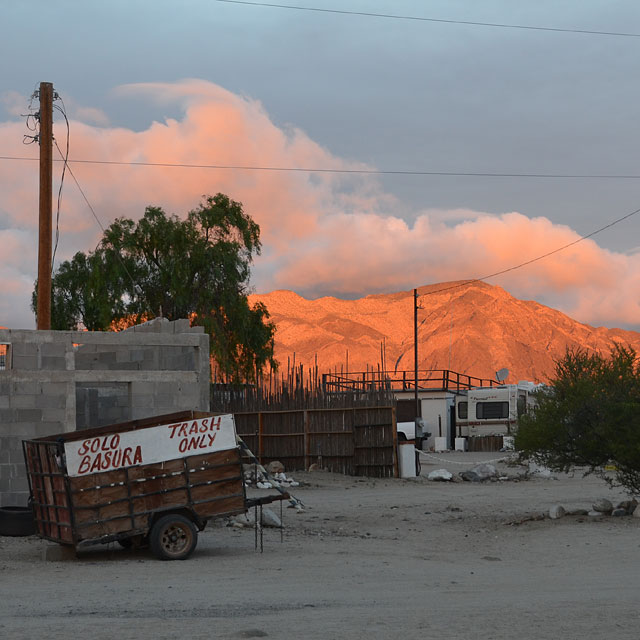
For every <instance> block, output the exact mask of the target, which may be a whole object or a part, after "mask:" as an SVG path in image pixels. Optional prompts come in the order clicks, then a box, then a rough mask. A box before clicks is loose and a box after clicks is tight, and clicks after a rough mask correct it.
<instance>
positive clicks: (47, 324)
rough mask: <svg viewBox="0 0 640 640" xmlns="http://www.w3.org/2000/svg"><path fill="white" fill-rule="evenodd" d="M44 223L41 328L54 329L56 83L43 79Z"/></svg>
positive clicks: (40, 259)
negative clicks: (52, 282) (53, 259)
mask: <svg viewBox="0 0 640 640" xmlns="http://www.w3.org/2000/svg"><path fill="white" fill-rule="evenodd" d="M39 120H40V133H39V135H38V140H39V142H40V223H39V226H38V229H39V240H38V308H37V317H38V322H37V328H38V329H39V330H49V329H51V232H52V222H51V214H52V207H51V199H52V186H53V84H51V82H41V83H40V115H39Z"/></svg>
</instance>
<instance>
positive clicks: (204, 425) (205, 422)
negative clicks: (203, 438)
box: [200, 418, 209, 433]
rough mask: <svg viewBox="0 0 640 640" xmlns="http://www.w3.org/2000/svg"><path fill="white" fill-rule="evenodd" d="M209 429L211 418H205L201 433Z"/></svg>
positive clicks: (201, 425)
mask: <svg viewBox="0 0 640 640" xmlns="http://www.w3.org/2000/svg"><path fill="white" fill-rule="evenodd" d="M208 429H209V418H204V420H203V421H202V423H201V424H200V433H205V432H206V431H208Z"/></svg>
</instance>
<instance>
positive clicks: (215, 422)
mask: <svg viewBox="0 0 640 640" xmlns="http://www.w3.org/2000/svg"><path fill="white" fill-rule="evenodd" d="M220 422H221V418H220V416H216V417H215V418H214V419H213V420H212V421H211V430H212V431H213V429H214V428H215V429H216V431H220Z"/></svg>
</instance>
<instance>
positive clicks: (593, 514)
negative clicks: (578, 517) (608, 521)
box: [587, 511, 605, 518]
mask: <svg viewBox="0 0 640 640" xmlns="http://www.w3.org/2000/svg"><path fill="white" fill-rule="evenodd" d="M587 515H590V516H591V517H592V518H599V517H601V516H603V515H605V514H604V513H602V511H589V513H588V514H587Z"/></svg>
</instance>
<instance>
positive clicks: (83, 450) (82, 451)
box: [78, 440, 91, 456]
mask: <svg viewBox="0 0 640 640" xmlns="http://www.w3.org/2000/svg"><path fill="white" fill-rule="evenodd" d="M89 442H91V441H90V440H83V442H82V444H81V445H80V448H79V449H78V455H79V456H83V455H85V453H88V451H89Z"/></svg>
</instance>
